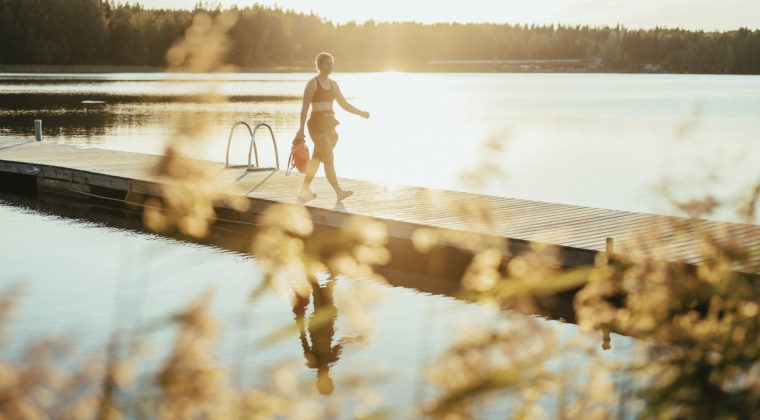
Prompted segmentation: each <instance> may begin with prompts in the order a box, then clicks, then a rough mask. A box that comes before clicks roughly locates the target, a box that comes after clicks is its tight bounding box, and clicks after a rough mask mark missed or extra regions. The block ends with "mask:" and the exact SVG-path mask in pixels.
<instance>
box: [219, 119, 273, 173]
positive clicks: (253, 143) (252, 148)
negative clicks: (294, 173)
mask: <svg viewBox="0 0 760 420" xmlns="http://www.w3.org/2000/svg"><path fill="white" fill-rule="evenodd" d="M239 125H244V126H246V128H248V133H250V134H251V145H250V146H249V147H248V165H247V166H246V165H230V145H231V144H232V133H233V132H234V131H235V128H236V127H237V126H239ZM260 127H266V128H268V129H269V134H270V135H271V137H272V145H273V146H274V159H275V163H276V165H277V170H278V171H279V170H280V157H279V155H278V154H277V142H276V141H275V139H274V131H272V127H270V126H269V124H266V123H258V124H256V126H255V127H253V129H251V126H250V125H249V124H248V123H247V122H245V121H238V122H236V123H235V124H233V125H232V128H231V129H230V136H229V138H228V139H227V157H226V158H225V160H224V167H225V168H246V171H264V170H271V169H275V168H272V167H269V168H262V167H260V166H259V151H258V150H257V149H256V131H257V130H258V129H259V128H260ZM251 152H253V153H254V156H255V157H256V166H255V167H252V166H251Z"/></svg>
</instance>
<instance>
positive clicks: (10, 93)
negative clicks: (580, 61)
mask: <svg viewBox="0 0 760 420" xmlns="http://www.w3.org/2000/svg"><path fill="white" fill-rule="evenodd" d="M167 77H168V76H167V75H166V74H159V73H152V74H105V75H49V74H45V75H20V74H5V75H0V121H2V122H0V136H4V137H13V138H31V136H33V122H32V121H33V120H34V119H35V118H39V119H42V120H43V129H44V135H45V139H46V141H55V142H59V143H67V144H75V145H80V146H87V147H90V146H91V147H100V148H108V149H117V150H127V151H136V152H143V153H161V152H162V150H163V147H164V144H165V142H166V139H167V138H169V137H171V136H173V135H174V134H173V133H175V129H176V127H177V126H181V125H182V124H184V123H185V122H186V121H188V120H189V119H195V120H198V119H200V120H202V121H205V122H206V123H207V125H206V131H205V132H202V133H197V134H198V136H199V137H200V138H202V139H203V142H202V144H199V145H198V146H197V147H194V148H193V149H194V150H195V152H194V153H195V155H196V156H198V157H202V158H206V159H211V160H217V161H224V158H225V147H226V142H227V138H228V135H229V129H230V127H231V125H232V124H233V123H234V122H235V121H238V120H246V121H249V122H252V123H257V122H267V123H269V124H270V125H272V126H273V128H274V131H275V135H276V138H277V144H278V150H279V156H280V164H281V165H284V164H285V161H286V160H287V156H288V153H289V145H290V141H291V139H292V138H293V136H294V134H295V132H296V129H297V127H298V119H299V111H300V95H301V94H302V92H303V88H304V85H305V83H306V81H307V80H308V79H309V78H310V77H312V75H310V74H294V73H287V74H230V75H222V76H217V75H182V74H179V75H172V76H170V77H171V79H172V80H170V81H165V80H162V79H166V78H167ZM334 79H335V80H337V81H338V82H339V83H340V86H341V90H342V91H343V93H344V94H345V96H346V97H347V98H348V100H349V101H350V102H351V103H353V104H354V105H356V106H357V107H359V108H361V109H366V110H368V111H370V113H371V118H370V119H369V120H364V119H362V118H359V117H356V116H354V115H351V114H348V113H347V112H345V111H343V110H341V109H339V108H338V107H337V106H336V108H337V118H338V119H339V120H340V121H341V125H340V126H339V127H338V131H339V133H340V138H341V140H340V142H339V144H338V147H337V148H336V151H335V153H336V158H337V169H338V174H339V175H340V176H344V177H350V178H358V179H365V180H371V181H375V182H378V183H382V184H386V185H388V186H390V187H392V186H394V185H416V186H428V187H435V188H442V189H454V190H466V191H473V192H482V193H487V194H492V195H499V196H507V197H518V198H527V199H535V200H542V201H549V202H560V203H570V204H579V205H586V206H594V207H603V208H611V209H623V210H631V211H641V212H653V213H666V214H678V212H677V211H676V210H674V208H673V207H672V205H671V204H670V203H669V201H668V199H667V197H668V196H672V197H674V198H677V199H686V198H693V197H700V196H703V195H705V194H712V195H713V196H715V197H716V198H717V199H718V200H720V201H721V202H724V203H725V204H726V205H725V206H723V207H722V208H719V209H718V211H717V213H716V214H715V215H714V216H712V217H714V218H717V219H722V220H737V219H736V217H735V216H734V214H733V200H734V199H735V198H736V197H737V195H739V194H742V193H745V192H747V191H748V188H749V186H750V185H751V184H752V183H756V182H758V177H759V176H760V171H759V170H758V169H759V168H760V166H758V164H757V162H760V138H759V136H760V135H759V134H758V133H760V118H758V115H760V77H758V76H725V75H649V74H648V75H643V74H404V73H393V72H389V73H356V74H341V73H336V74H335V75H334ZM199 92H216V93H218V94H221V95H223V96H224V97H226V101H225V102H222V103H205V102H202V101H197V100H193V99H191V95H193V94H197V93H199ZM259 135H260V136H261V137H260V138H259V139H260V144H259V146H258V149H259V151H260V154H261V163H262V165H270V164H273V163H274V153H273V151H272V148H271V146H270V144H269V142H270V140H269V139H268V138H267V137H268V134H267V133H263V132H262V133H259ZM488 142H491V143H494V142H495V143H496V144H498V145H501V146H502V147H501V148H486V147H485V145H486V143H488ZM247 148H248V139H247V134H246V133H245V131H244V129H242V128H241V129H240V130H239V131H237V132H236V134H235V135H234V137H233V150H232V156H233V158H232V159H233V160H234V161H235V162H237V163H241V162H244V161H245V160H246V154H247ZM473 172H474V173H476V174H478V175H480V177H475V178H473V177H463V174H467V173H470V174H471V173H473ZM473 179H476V180H478V181H476V182H473ZM663 185H667V188H663Z"/></svg>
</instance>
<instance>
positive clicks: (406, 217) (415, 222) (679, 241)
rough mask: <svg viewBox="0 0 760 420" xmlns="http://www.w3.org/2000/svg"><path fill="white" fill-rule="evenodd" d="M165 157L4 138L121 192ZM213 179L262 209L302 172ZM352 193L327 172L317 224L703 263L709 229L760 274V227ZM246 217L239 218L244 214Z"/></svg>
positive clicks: (448, 195) (14, 160) (449, 195)
mask: <svg viewBox="0 0 760 420" xmlns="http://www.w3.org/2000/svg"><path fill="white" fill-rule="evenodd" d="M159 159H161V157H160V156H155V155H146V154H139V153H128V152H119V151H113V150H104V149H95V148H77V147H72V146H67V145H58V144H49V143H45V142H41V143H40V142H34V141H21V140H8V139H0V172H7V173H19V174H28V175H37V176H41V177H43V178H45V179H49V180H59V181H63V182H67V183H70V184H71V183H74V184H76V185H93V186H100V187H108V188H112V189H117V190H122V191H125V192H126V191H130V190H131V191H135V192H149V191H151V190H150V188H151V185H154V184H161V183H166V182H167V181H166V180H164V179H161V178H160V177H158V176H156V175H153V174H152V173H151V171H150V169H151V168H152V167H153V166H154V165H156V163H157V162H158V161H159ZM198 164H202V165H207V168H208V169H209V170H210V171H212V172H213V173H214V174H216V176H218V177H221V178H222V179H225V180H226V182H227V183H228V184H230V185H232V186H234V187H236V189H237V191H239V194H242V195H245V196H246V197H248V198H249V200H250V201H251V203H252V206H251V210H250V212H251V213H256V212H257V211H259V210H260V209H261V208H263V207H264V206H266V205H268V204H271V203H272V202H284V203H294V204H296V203H297V202H296V200H295V197H296V193H297V191H298V189H299V187H300V185H301V181H302V177H301V176H300V175H293V174H291V175H290V176H286V175H285V172H284V171H274V170H268V171H251V172H246V170H245V169H243V168H224V165H223V164H222V163H216V162H206V161H199V162H198ZM341 185H342V186H343V188H345V189H349V190H353V191H354V192H355V193H354V195H353V196H352V197H350V198H348V199H346V200H345V201H344V202H343V203H340V204H336V203H335V195H334V193H333V192H332V189H331V188H330V186H329V185H328V183H327V181H326V179H324V178H317V179H316V180H315V181H314V184H313V189H314V191H315V192H316V193H317V194H318V197H317V198H316V199H314V200H311V201H309V202H308V203H306V204H305V205H306V207H307V209H308V210H309V211H310V213H311V214H312V217H313V218H314V220H315V222H316V223H320V224H324V225H329V226H335V227H340V226H342V225H343V224H344V223H345V221H346V220H347V218H348V217H350V216H352V215H361V216H367V217H371V218H373V219H376V220H379V221H382V222H383V223H385V224H386V225H387V226H388V234H389V235H390V236H391V237H397V238H404V239H410V238H411V236H412V234H413V232H414V231H415V230H416V229H418V228H420V227H433V228H440V229H444V230H446V231H450V232H469V233H475V234H480V235H483V236H487V237H498V238H506V239H508V240H509V241H508V244H509V246H508V249H506V250H505V251H504V254H505V256H515V255H519V254H521V253H523V252H526V251H527V250H529V249H530V246H531V243H541V244H548V245H549V246H550V247H553V248H555V249H556V250H557V252H558V253H559V254H560V257H561V262H562V264H563V265H566V266H582V265H589V264H593V262H594V258H595V256H596V255H597V253H599V252H604V251H605V250H606V244H607V238H614V244H615V252H616V253H620V254H631V253H635V254H640V255H643V256H645V257H649V258H657V259H664V260H668V261H674V262H675V261H680V262H685V263H688V264H693V265H698V264H700V263H701V262H702V253H701V244H702V235H703V234H704V233H706V232H707V233H709V234H710V236H712V237H713V238H716V240H717V241H718V242H719V243H722V244H734V245H736V246H739V247H740V248H742V249H746V250H748V251H749V252H750V253H751V255H752V257H750V259H749V261H748V262H747V263H746V264H743V265H741V266H735V267H734V269H735V270H737V271H742V272H749V273H754V274H760V226H757V225H749V224H737V223H723V222H713V221H705V220H694V219H685V218H677V217H666V216H658V215H651V214H642V213H633V212H625V211H617V210H605V209H598V208H590V207H582V206H572V205H564V204H553V203H545V202H538V201H530V200H520V199H514V198H503V197H494V196H487V195H480V194H471V193H464V192H456V191H442V190H433V189H428V188H418V187H399V188H393V189H388V188H386V187H384V186H381V185H378V184H374V183H372V182H367V181H360V180H353V179H341ZM244 216H245V215H242V216H241V219H245V217H244Z"/></svg>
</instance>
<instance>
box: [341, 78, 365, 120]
mask: <svg viewBox="0 0 760 420" xmlns="http://www.w3.org/2000/svg"><path fill="white" fill-rule="evenodd" d="M332 83H333V84H334V85H335V89H336V94H335V100H336V101H338V105H340V107H341V108H343V109H345V110H346V111H348V112H350V113H352V114H356V115H358V116H360V117H364V118H369V112H367V111H362V110H360V109H359V108H357V107H355V106H353V105H351V104H350V103H348V101H347V100H346V98H344V97H343V93H342V92H341V91H340V87H338V83H336V82H335V81H333V82H332Z"/></svg>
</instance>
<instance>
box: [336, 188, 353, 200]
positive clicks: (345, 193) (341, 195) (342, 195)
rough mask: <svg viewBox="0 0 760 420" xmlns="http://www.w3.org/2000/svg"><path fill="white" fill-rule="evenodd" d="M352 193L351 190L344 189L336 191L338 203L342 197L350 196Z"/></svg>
mask: <svg viewBox="0 0 760 420" xmlns="http://www.w3.org/2000/svg"><path fill="white" fill-rule="evenodd" d="M353 193H354V192H353V191H346V190H343V191H341V192H339V193H338V202H339V203H340V202H341V201H343V200H344V199H346V198H348V197H350V196H351V194H353Z"/></svg>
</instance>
